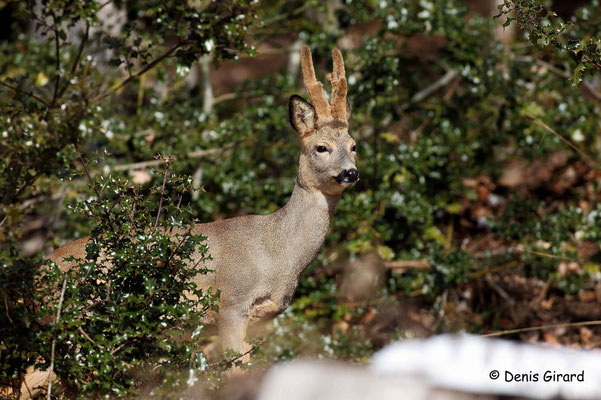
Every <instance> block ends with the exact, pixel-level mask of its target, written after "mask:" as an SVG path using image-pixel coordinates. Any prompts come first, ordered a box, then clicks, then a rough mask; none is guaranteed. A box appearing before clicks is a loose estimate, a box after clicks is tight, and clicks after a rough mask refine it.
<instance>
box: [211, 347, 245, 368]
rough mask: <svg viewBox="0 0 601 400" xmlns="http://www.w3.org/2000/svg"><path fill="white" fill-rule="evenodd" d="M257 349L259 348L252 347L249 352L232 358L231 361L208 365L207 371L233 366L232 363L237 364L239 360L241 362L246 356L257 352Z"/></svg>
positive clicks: (226, 360)
mask: <svg viewBox="0 0 601 400" xmlns="http://www.w3.org/2000/svg"><path fill="white" fill-rule="evenodd" d="M256 348H257V347H256V346H252V347H251V348H250V349H249V350H248V351H246V352H244V353H242V354H239V355H237V356H236V357H233V358H230V359H225V360H221V361H219V362H216V363H213V364H209V365H207V369H210V368H215V367H219V366H221V365H227V364H232V363H234V362H236V361H237V360H239V359H241V358H244V356H246V355H248V354H250V353H252V352H253V351H255V350H256Z"/></svg>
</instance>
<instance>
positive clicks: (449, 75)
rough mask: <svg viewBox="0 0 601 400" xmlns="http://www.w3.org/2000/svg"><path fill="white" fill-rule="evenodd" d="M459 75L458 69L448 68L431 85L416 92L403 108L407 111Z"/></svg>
mask: <svg viewBox="0 0 601 400" xmlns="http://www.w3.org/2000/svg"><path fill="white" fill-rule="evenodd" d="M458 75H459V72H458V71H457V70H454V69H450V70H448V71H447V72H446V73H445V74H444V75H443V76H441V77H440V78H439V79H438V80H436V81H434V82H432V83H431V84H430V85H428V86H427V87H425V88H424V89H422V90H420V91H419V92H417V93H416V94H414V95H413V96H412V97H411V99H410V100H409V102H407V104H405V105H404V106H403V107H401V110H402V111H406V110H407V109H409V108H410V107H411V106H412V105H414V104H417V103H421V102H422V101H424V100H426V99H427V98H428V97H430V96H432V95H433V94H434V93H436V92H437V91H439V90H440V89H442V88H443V87H445V86H447V85H448V84H449V83H451V82H452V81H453V80H454V79H455V78H456V77H457V76H458Z"/></svg>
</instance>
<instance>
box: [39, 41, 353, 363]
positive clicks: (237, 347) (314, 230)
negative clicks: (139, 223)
mask: <svg viewBox="0 0 601 400" xmlns="http://www.w3.org/2000/svg"><path fill="white" fill-rule="evenodd" d="M332 57H333V73H332V74H328V76H327V79H328V80H329V81H330V83H331V85H332V96H331V105H330V104H329V103H328V101H327V100H326V96H325V94H324V91H323V85H322V83H321V82H319V81H318V80H317V79H316V77H315V70H314V68H313V61H312V58H311V51H310V50H309V47H307V46H303V47H302V49H301V63H302V74H303V81H304V84H305V87H306V89H307V92H308V93H309V96H310V98H311V101H312V103H313V105H311V104H309V103H308V102H306V101H305V100H304V99H303V98H302V97H300V96H297V95H293V96H292V97H291V98H290V104H289V117H290V123H291V125H292V127H293V128H294V130H295V132H296V135H297V137H298V139H299V143H300V147H301V154H300V160H299V170H298V177H297V179H296V185H295V187H294V191H293V192H292V196H291V197H290V200H289V201H288V203H286V205H285V206H284V207H282V208H281V209H279V210H278V211H276V212H274V213H273V214H269V215H251V216H244V217H238V218H231V219H226V220H221V221H216V222H210V223H204V224H197V225H195V226H194V228H193V229H192V233H194V234H203V235H205V236H207V237H208V239H207V243H208V246H209V251H210V253H211V255H212V257H213V260H211V261H208V262H207V263H206V264H205V265H206V266H207V267H208V268H210V269H212V270H214V272H213V273H210V274H208V275H200V276H198V277H197V278H196V280H195V281H196V283H197V284H198V286H199V287H201V288H208V287H212V288H217V289H220V290H221V298H220V301H219V307H220V308H219V313H218V314H217V315H216V316H211V317H210V318H208V319H210V320H208V321H207V323H209V324H216V325H217V329H218V334H219V338H220V341H221V346H222V348H223V349H224V350H225V349H232V350H234V351H236V352H238V353H243V352H244V339H245V336H246V328H247V326H248V324H249V322H252V321H255V320H259V319H263V318H267V317H272V316H275V315H277V314H278V313H281V312H282V311H284V309H285V308H286V307H287V306H288V304H289V303H290V301H291V299H292V295H293V294H294V290H295V289H296V286H297V284H298V281H299V279H300V275H301V273H302V272H303V270H304V269H305V268H306V267H307V266H308V265H309V263H310V262H311V260H313V258H314V257H315V255H316V254H317V252H318V251H319V249H320V247H321V245H322V244H323V241H324V239H325V237H326V234H327V232H328V227H329V225H330V221H331V220H332V217H333V215H334V209H335V208H336V205H337V204H338V201H339V200H340V196H341V195H342V192H343V191H344V189H345V188H347V187H349V186H352V185H354V184H355V182H357V180H358V179H359V173H358V171H357V168H356V167H355V142H354V141H353V139H352V138H351V137H350V136H349V134H348V128H349V125H348V117H349V115H350V106H349V103H348V101H347V99H346V93H347V85H346V77H345V72H344V61H343V59H342V54H341V53H340V51H339V50H338V49H334V50H333V51H332ZM87 240H88V238H82V239H79V240H76V241H74V242H72V243H70V244H67V245H66V246H64V247H61V248H60V249H57V250H56V251H55V252H54V253H52V254H51V255H50V256H49V259H50V260H52V261H54V262H56V263H57V264H59V265H61V267H63V268H68V267H69V265H68V263H66V262H64V261H63V257H68V256H71V255H74V256H75V257H80V258H84V257H85V243H86V241H87Z"/></svg>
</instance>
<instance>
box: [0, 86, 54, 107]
mask: <svg viewBox="0 0 601 400" xmlns="http://www.w3.org/2000/svg"><path fill="white" fill-rule="evenodd" d="M0 85H2V86H4V87H7V88H9V89H10V90H13V91H15V92H17V93H21V94H24V95H25V96H29V97H31V98H32V99H34V100H37V101H39V102H40V103H42V104H43V105H45V106H46V107H48V103H46V100H44V99H42V98H41V97H38V96H36V95H35V94H33V93H27V92H26V91H24V90H22V89H19V88H16V87H14V86H12V85H9V84H8V83H6V82H2V81H0Z"/></svg>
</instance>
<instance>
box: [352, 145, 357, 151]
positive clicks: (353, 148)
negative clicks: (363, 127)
mask: <svg viewBox="0 0 601 400" xmlns="http://www.w3.org/2000/svg"><path fill="white" fill-rule="evenodd" d="M351 151H352V152H353V153H354V152H356V151H357V145H356V144H354V145H353V147H351Z"/></svg>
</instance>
